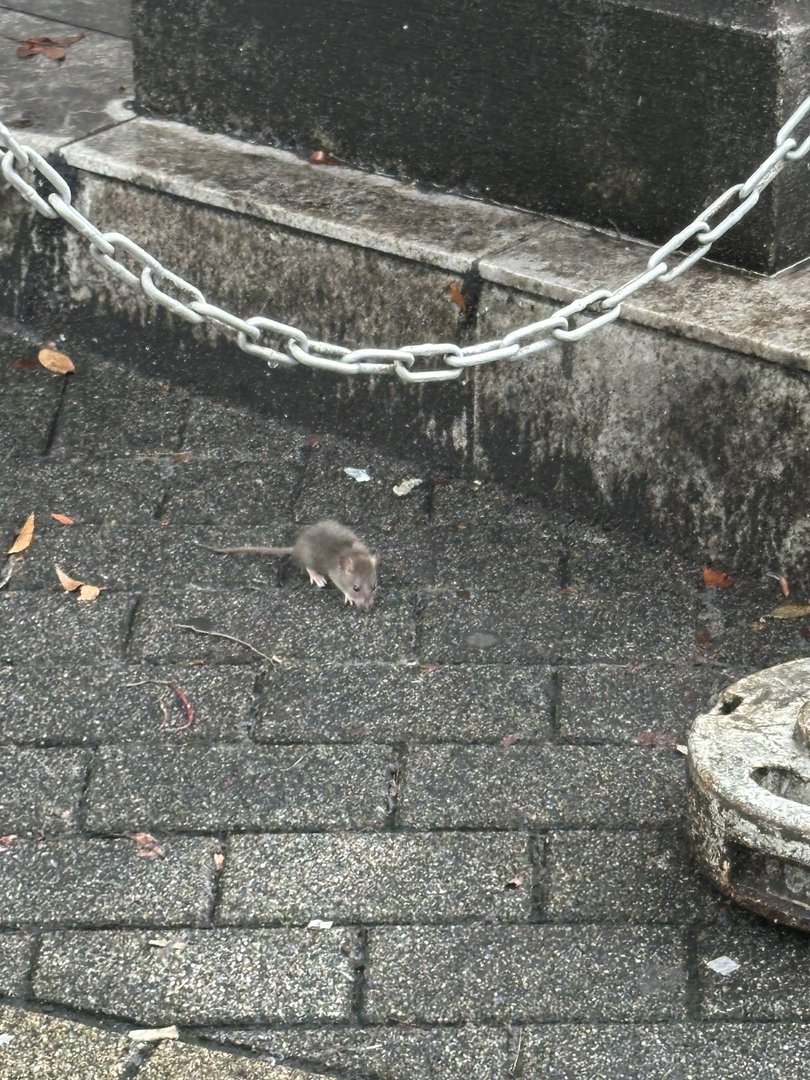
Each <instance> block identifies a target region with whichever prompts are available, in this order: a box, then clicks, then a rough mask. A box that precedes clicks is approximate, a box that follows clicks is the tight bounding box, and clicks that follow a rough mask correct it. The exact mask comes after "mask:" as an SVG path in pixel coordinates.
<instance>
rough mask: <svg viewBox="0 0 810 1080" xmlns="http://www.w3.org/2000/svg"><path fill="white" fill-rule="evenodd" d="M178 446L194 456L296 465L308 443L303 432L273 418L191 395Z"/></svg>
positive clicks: (307, 447) (303, 458) (303, 454)
mask: <svg viewBox="0 0 810 1080" xmlns="http://www.w3.org/2000/svg"><path fill="white" fill-rule="evenodd" d="M182 449H183V450H184V451H190V452H191V453H192V454H193V456H194V458H200V457H204V458H221V459H223V460H225V461H239V460H246V461H264V462H274V463H275V464H276V465H278V464H279V463H280V462H281V461H284V462H288V463H294V464H296V465H299V464H301V463H302V462H303V461H304V460H305V458H306V454H307V452H308V450H309V444H308V442H307V433H306V432H305V431H303V430H302V429H300V428H296V427H293V426H292V425H291V424H288V423H284V422H283V421H281V420H278V419H276V418H275V417H272V416H264V415H262V414H260V413H257V412H254V411H252V410H250V409H246V408H240V407H239V406H236V405H221V404H219V403H218V402H216V401H211V400H209V399H207V398H201V397H195V398H193V399H192V400H191V403H190V408H189V411H188V417H187V420H186V425H185V430H184V432H183V446H182Z"/></svg>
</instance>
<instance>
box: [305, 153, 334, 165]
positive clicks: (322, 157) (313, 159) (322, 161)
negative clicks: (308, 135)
mask: <svg viewBox="0 0 810 1080" xmlns="http://www.w3.org/2000/svg"><path fill="white" fill-rule="evenodd" d="M309 163H310V165H339V164H340V162H339V161H338V159H337V158H336V157H334V156H333V155H332V154H330V153H329V151H328V150H313V151H312V153H311V154H310V155H309Z"/></svg>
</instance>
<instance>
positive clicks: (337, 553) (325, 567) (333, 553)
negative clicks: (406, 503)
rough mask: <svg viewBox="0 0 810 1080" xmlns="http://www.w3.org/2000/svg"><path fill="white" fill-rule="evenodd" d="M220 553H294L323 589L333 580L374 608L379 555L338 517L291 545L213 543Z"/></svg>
mask: <svg viewBox="0 0 810 1080" xmlns="http://www.w3.org/2000/svg"><path fill="white" fill-rule="evenodd" d="M201 546H202V547H205V548H208V550H209V551H217V552H219V553H220V554H221V555H235V554H239V553H243V554H249V555H292V557H293V558H294V559H295V561H296V562H298V563H300V564H301V566H303V567H304V569H305V570H306V571H307V573H308V574H309V580H310V581H311V582H312V583H313V585H317V586H318V588H320V589H322V588H323V587H324V585H325V584H326V579H327V578H329V580H330V581H332V582H334V584H335V585H337V587H338V588H339V589H340V591H341V592H342V593H343V595H344V597H345V598H346V603H347V604H354V605H355V607H358V608H360V610H361V611H371V609H372V607H373V606H374V594H375V592H376V591H377V562H378V559H377V555H376V552H375V553H372V552H370V551H369V550H368V548H367V547H366V545H365V544H364V543H363V541H362V540H360V538H359V537H357V536H355V534H354V533H353V532H352V530H351V529H347V528H346V526H345V525H341V524H340V522H339V521H318V522H317V523H316V524H315V525H308V526H307V527H306V529H304V530H303V532H301V534H300V535H299V537H298V539H297V540H296V541H295V543H294V544H293V546H292V547H213V546H212V545H210V544H202V545H201Z"/></svg>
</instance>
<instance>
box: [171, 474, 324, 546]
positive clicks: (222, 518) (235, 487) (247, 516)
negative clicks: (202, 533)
mask: <svg viewBox="0 0 810 1080" xmlns="http://www.w3.org/2000/svg"><path fill="white" fill-rule="evenodd" d="M171 469H172V472H171V478H170V481H169V486H168V501H167V503H166V508H165V514H166V515H167V519H168V520H169V521H170V522H172V523H173V524H183V523H186V524H194V525H199V524H205V525H216V526H219V527H223V526H225V525H234V524H237V523H238V524H240V525H248V524H263V523H266V522H268V521H269V522H272V521H276V520H277V519H278V518H279V517H281V518H282V519H283V520H289V519H290V518H292V509H293V496H294V493H295V491H296V489H297V487H298V483H299V480H300V476H301V472H302V469H303V466H302V465H301V464H294V463H293V462H291V461H289V460H287V461H282V462H280V463H279V462H276V461H272V462H271V461H228V462H222V463H218V464H217V465H215V466H212V464H211V463H210V462H209V461H206V460H195V459H194V458H193V457H192V458H191V460H186V458H185V455H184V454H179V455H176V456H175V458H174V460H173V462H172V465H171ZM225 542H226V543H227V544H228V545H230V540H228V539H227V537H226V540H225ZM280 542H281V541H279V543H280ZM290 542H292V541H290Z"/></svg>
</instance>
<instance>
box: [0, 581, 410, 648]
mask: <svg viewBox="0 0 810 1080" xmlns="http://www.w3.org/2000/svg"><path fill="white" fill-rule="evenodd" d="M1 613H2V607H0V617H1ZM195 620H196V621H197V622H198V623H200V622H201V621H202V622H203V623H204V625H205V627H206V628H207V629H210V630H213V631H219V632H221V633H225V634H231V635H233V636H235V637H237V638H240V639H241V640H242V641H245V642H248V643H249V644H250V645H251V646H253V648H254V649H260V650H261V652H262V653H264V654H265V659H264V660H263V662H264V663H265V664H266V663H267V660H266V656H271V657H272V656H278V657H279V658H280V659H281V660H288V659H293V658H301V659H309V660H312V659H318V658H319V657H322V656H331V657H335V658H340V659H342V660H369V659H376V658H378V657H379V658H384V659H392V660H395V661H396V660H399V661H402V660H411V659H412V658H413V645H414V633H415V631H414V615H413V612H412V610H411V606H410V604H409V603H408V601H407V600H406V599H404V598H402V597H396V598H391V599H389V600H388V601H387V602H386V603H385V604H382V603H381V604H380V605H379V606H378V607H377V608H375V609H374V611H372V612H369V613H362V614H361V613H360V612H358V610H357V609H356V608H354V607H352V606H351V605H346V604H345V601H344V598H343V596H342V595H341V593H340V592H339V590H338V589H335V588H327V589H316V588H315V587H314V586H310V588H309V589H308V590H307V591H306V592H304V593H300V592H298V591H291V592H288V591H286V590H283V589H275V590H273V591H271V592H267V591H264V590H263V591H262V592H256V591H248V590H233V591H231V592H229V593H227V594H225V593H222V592H215V591H213V590H212V591H208V590H206V591H203V590H201V589H199V590H194V591H187V592H186V591H182V590H179V589H175V590H172V591H171V592H170V591H168V590H166V591H165V592H163V593H161V594H159V595H155V596H154V597H150V598H149V599H147V600H145V601H144V607H143V611H142V614H141V616H140V617H139V619H138V623H137V626H136V628H135V634H134V638H133V654H134V655H135V656H138V657H141V658H143V659H146V660H149V661H162V660H172V661H177V660H184V659H185V660H195V659H199V658H203V659H207V660H209V661H211V662H214V663H231V662H234V661H235V662H237V663H249V662H255V661H256V660H257V656H256V654H255V653H253V652H251V651H250V650H249V649H247V648H245V647H244V646H243V645H240V644H238V643H236V642H233V641H228V640H221V639H220V638H217V637H211V636H204V635H201V634H195V633H193V632H192V631H190V630H184V629H181V628H180V626H179V625H178V624H186V625H188V624H190V623H192V622H193V621H195ZM258 659H260V660H261V659H262V658H261V657H259V658H258Z"/></svg>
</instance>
